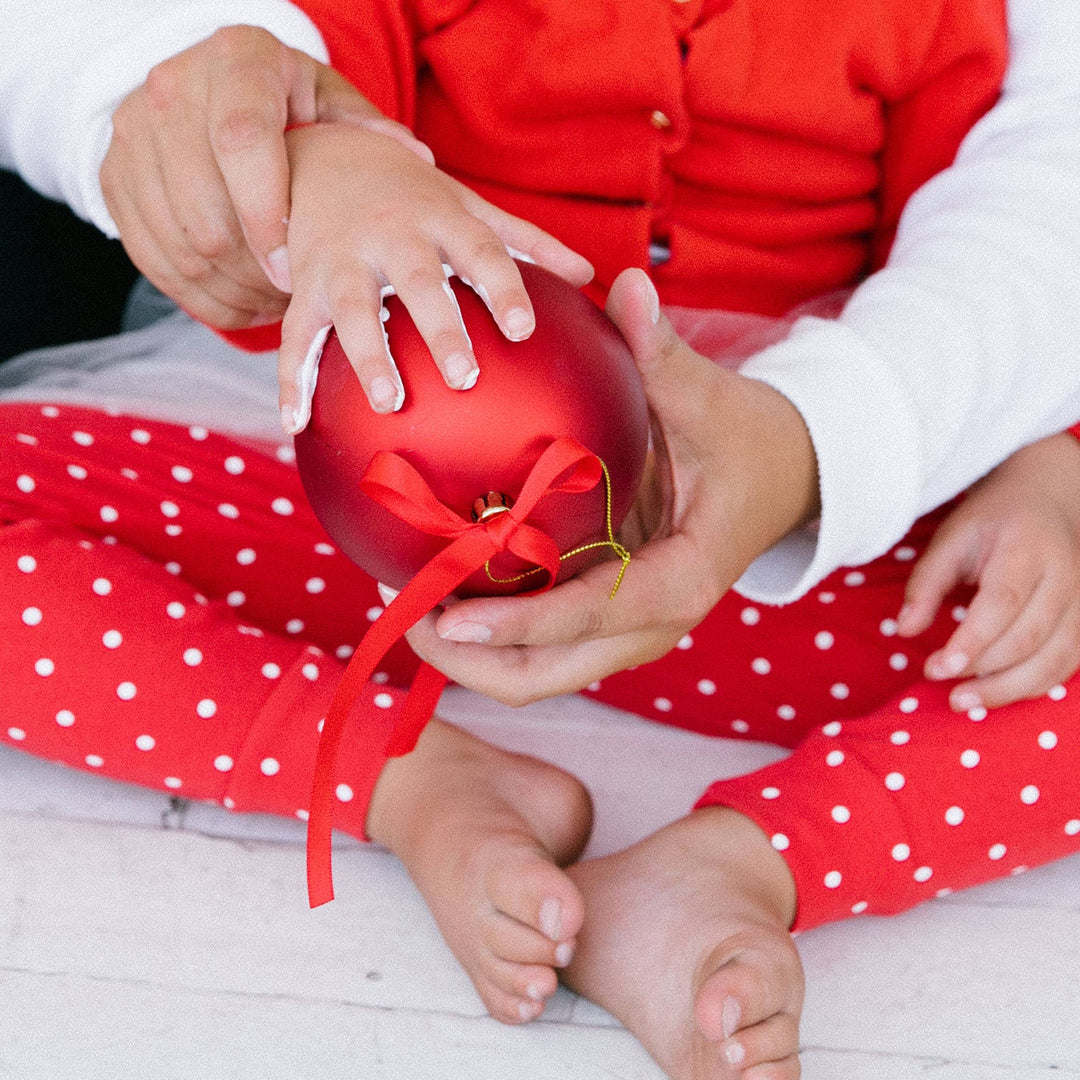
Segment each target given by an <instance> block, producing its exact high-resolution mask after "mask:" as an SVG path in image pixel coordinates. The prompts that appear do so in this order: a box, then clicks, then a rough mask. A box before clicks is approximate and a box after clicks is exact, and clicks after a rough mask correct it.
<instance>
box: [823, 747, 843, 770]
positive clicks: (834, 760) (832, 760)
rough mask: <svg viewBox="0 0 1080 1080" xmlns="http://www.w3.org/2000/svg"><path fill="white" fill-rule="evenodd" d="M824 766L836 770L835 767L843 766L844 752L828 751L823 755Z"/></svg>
mask: <svg viewBox="0 0 1080 1080" xmlns="http://www.w3.org/2000/svg"><path fill="white" fill-rule="evenodd" d="M825 764H826V765H831V766H832V767H833V768H836V766H837V765H843V764H844V751H843V750H830V751H829V752H828V753H827V754H826V755H825Z"/></svg>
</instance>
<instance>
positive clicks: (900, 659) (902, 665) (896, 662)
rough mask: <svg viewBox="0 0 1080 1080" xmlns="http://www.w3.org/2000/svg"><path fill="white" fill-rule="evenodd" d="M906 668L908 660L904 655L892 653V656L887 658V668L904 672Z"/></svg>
mask: <svg viewBox="0 0 1080 1080" xmlns="http://www.w3.org/2000/svg"><path fill="white" fill-rule="evenodd" d="M907 666H908V658H907V656H906V655H905V654H904V653H902V652H894V653H893V654H892V656H890V657H889V667H891V668H892V669H893V671H904V670H906V668H907Z"/></svg>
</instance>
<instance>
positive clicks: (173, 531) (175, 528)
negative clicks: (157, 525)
mask: <svg viewBox="0 0 1080 1080" xmlns="http://www.w3.org/2000/svg"><path fill="white" fill-rule="evenodd" d="M183 531H184V527H183V526H182V525H166V526H165V535H166V536H179V535H180V534H181V533H182V532H183Z"/></svg>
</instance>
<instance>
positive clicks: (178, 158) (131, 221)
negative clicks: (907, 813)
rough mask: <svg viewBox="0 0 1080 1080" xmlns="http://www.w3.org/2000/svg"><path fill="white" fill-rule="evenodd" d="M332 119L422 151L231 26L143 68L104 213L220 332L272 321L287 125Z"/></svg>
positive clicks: (271, 47) (148, 269) (325, 72)
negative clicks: (147, 71) (145, 73)
mask: <svg viewBox="0 0 1080 1080" xmlns="http://www.w3.org/2000/svg"><path fill="white" fill-rule="evenodd" d="M325 120H339V121H346V122H351V123H357V124H364V125H367V126H371V127H373V128H375V129H376V130H380V131H383V132H385V133H388V134H391V135H393V136H394V137H395V138H398V139H399V140H400V141H401V142H403V143H404V144H406V145H409V146H411V147H412V148H413V149H415V150H416V152H417V153H421V154H426V155H427V157H428V159H429V160H430V156H431V155H430V151H428V150H427V148H426V147H423V146H422V144H420V143H419V142H417V141H416V139H414V138H413V136H412V134H411V133H410V132H409V131H408V130H407V129H406V128H404V127H403V126H402V125H400V124H396V123H394V122H393V121H391V120H388V119H387V118H386V117H384V116H383V115H382V113H380V112H379V111H378V110H377V109H376V108H375V107H374V106H373V105H371V104H370V103H369V102H368V101H367V100H366V99H365V98H364V97H363V96H361V95H360V94H359V93H358V92H357V91H356V90H355V89H354V88H353V87H352V86H351V85H350V84H349V83H348V82H347V81H346V80H345V79H344V78H342V77H341V76H340V75H338V74H337V73H336V72H335V71H333V70H331V69H330V68H328V67H326V66H325V65H323V64H319V63H317V62H316V61H315V60H313V59H311V57H309V56H307V55H306V54H305V53H302V52H298V51H297V50H295V49H290V48H288V47H287V46H285V45H283V44H282V43H281V42H280V41H278V40H277V38H275V37H274V36H273V35H272V34H270V33H268V32H267V31H265V30H260V29H258V28H256V27H251V26H232V27H228V28H226V29H223V30H219V31H217V32H216V33H215V34H213V35H212V36H211V37H209V38H207V39H206V40H205V41H203V42H200V43H199V44H197V45H194V46H192V47H191V48H190V49H186V50H185V51H184V52H182V53H179V54H178V55H177V56H174V57H172V58H171V59H169V60H166V61H165V62H164V63H161V64H159V65H157V66H156V67H155V68H153V70H151V72H150V74H149V76H148V77H147V79H146V82H145V83H143V85H142V86H140V87H138V88H137V89H136V90H134V91H132V93H131V94H129V95H128V96H127V97H126V98H125V99H124V101H123V102H121V104H120V106H119V107H118V108H117V110H116V112H115V114H114V116H113V136H112V141H111V143H110V146H109V150H108V153H107V154H106V156H105V160H104V163H103V164H102V167H101V186H102V191H103V193H104V196H105V202H106V205H107V206H108V208H109V212H110V213H111V214H112V216H113V220H114V221H115V222H116V224H117V227H118V228H119V230H120V237H121V240H122V241H123V243H124V247H125V248H126V249H127V252H128V254H129V255H130V256H131V259H132V261H133V262H134V263H135V265H136V266H137V267H138V268H139V269H140V270H141V271H142V272H143V273H144V274H145V275H146V276H147V277H148V278H149V279H150V280H151V281H152V282H153V283H154V284H155V285H156V286H157V287H158V288H159V289H161V290H162V291H163V292H164V293H166V294H167V295H168V296H170V297H171V298H172V299H173V300H175V301H176V302H177V303H178V304H180V306H181V307H183V308H184V309H185V310H187V311H188V312H190V313H191V314H192V315H194V316H195V317H196V318H198V319H200V320H202V321H203V322H206V323H208V324H209V325H211V326H215V327H218V328H220V329H224V330H236V329H242V328H245V327H248V326H254V325H259V324H262V323H270V322H274V321H276V320H278V319H280V318H281V316H282V315H283V314H284V312H285V308H286V306H287V303H288V297H287V295H286V294H288V293H289V292H291V291H292V285H291V279H290V274H289V263H288V257H287V254H286V247H285V242H286V230H287V223H288V218H289V212H290V196H289V163H288V156H287V152H286V148H285V140H284V132H285V128H286V127H287V126H289V125H292V124H303V123H310V122H314V121H325Z"/></svg>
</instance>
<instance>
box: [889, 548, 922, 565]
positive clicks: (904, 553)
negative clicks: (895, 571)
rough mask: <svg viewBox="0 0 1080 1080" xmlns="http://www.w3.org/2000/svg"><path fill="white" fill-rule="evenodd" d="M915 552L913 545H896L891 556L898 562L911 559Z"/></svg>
mask: <svg viewBox="0 0 1080 1080" xmlns="http://www.w3.org/2000/svg"><path fill="white" fill-rule="evenodd" d="M916 554H917V552H916V551H915V549H914V548H913V547H907V546H904V547H898V548H897V549H896V550H895V551H894V552H893V558H894V559H896V560H898V561H899V562H911V560H912V559H914V558H915V556H916Z"/></svg>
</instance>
